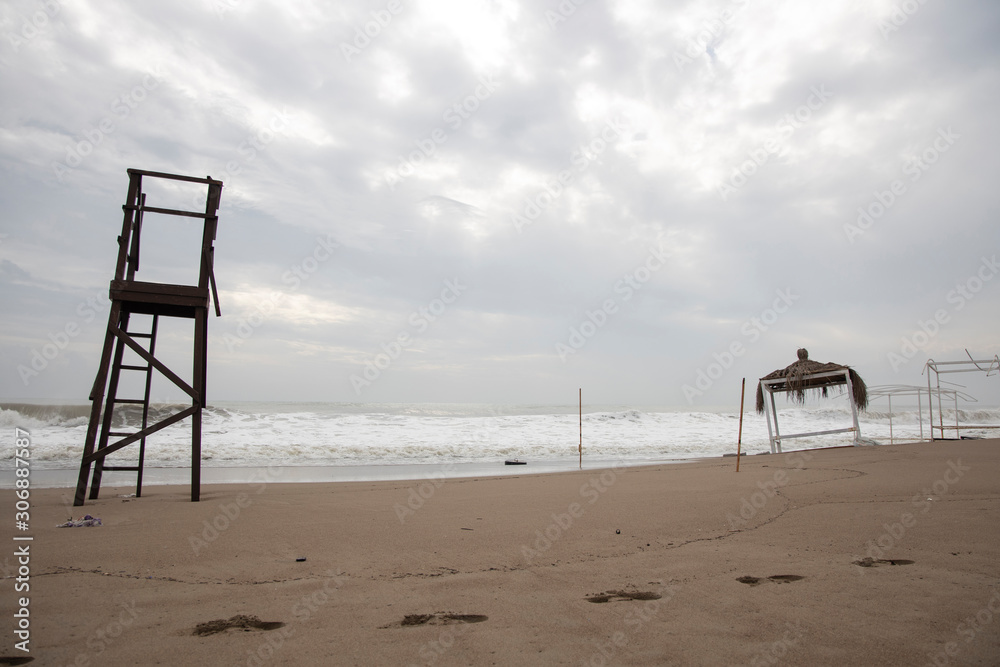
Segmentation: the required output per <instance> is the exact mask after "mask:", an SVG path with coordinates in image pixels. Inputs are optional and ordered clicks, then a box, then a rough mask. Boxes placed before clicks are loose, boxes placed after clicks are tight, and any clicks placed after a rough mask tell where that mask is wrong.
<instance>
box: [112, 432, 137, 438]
mask: <svg viewBox="0 0 1000 667" xmlns="http://www.w3.org/2000/svg"><path fill="white" fill-rule="evenodd" d="M127 435H135V433H120V432H118V431H108V436H109V437H112V438H122V437H125V436H127Z"/></svg>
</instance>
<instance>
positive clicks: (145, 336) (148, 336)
mask: <svg viewBox="0 0 1000 667" xmlns="http://www.w3.org/2000/svg"><path fill="white" fill-rule="evenodd" d="M125 335H127V336H131V337H132V338H152V337H153V334H151V333H132V332H131V331H126V332H125Z"/></svg>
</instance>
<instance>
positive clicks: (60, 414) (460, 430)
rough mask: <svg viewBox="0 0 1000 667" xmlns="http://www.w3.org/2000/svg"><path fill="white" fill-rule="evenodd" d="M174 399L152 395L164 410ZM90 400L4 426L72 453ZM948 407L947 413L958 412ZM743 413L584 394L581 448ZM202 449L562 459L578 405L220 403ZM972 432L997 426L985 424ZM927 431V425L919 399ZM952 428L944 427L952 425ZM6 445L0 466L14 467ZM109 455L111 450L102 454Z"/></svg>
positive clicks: (800, 412) (979, 417) (388, 461)
mask: <svg viewBox="0 0 1000 667" xmlns="http://www.w3.org/2000/svg"><path fill="white" fill-rule="evenodd" d="M841 403H842V405H839V406H838V405H834V406H827V407H798V406H790V407H786V408H784V409H779V414H780V418H781V429H782V432H783V433H785V434H789V433H798V432H812V431H824V430H830V429H835V428H844V427H847V426H850V425H851V413H850V410H849V409H848V408H847V405H846V401H841ZM179 409H181V406H166V405H162V406H153V408H152V411H153V417H156V418H158V417H161V416H163V415H166V414H170V413H172V412H175V411H177V410H179ZM88 415H89V406H47V405H37V406H29V405H7V406H5V407H0V427H3V428H6V429H10V428H13V427H14V426H19V427H21V428H26V429H28V430H29V431H30V432H31V440H32V465H33V467H35V468H39V469H45V468H48V469H54V468H74V467H76V466H78V465H79V461H80V456H81V454H82V451H83V443H84V440H85V437H86V431H87V422H88ZM954 419H955V415H954V411H947V410H946V411H945V415H944V420H945V424H946V425H947V424H949V423H952V424H953V423H954ZM959 419H960V421H962V422H963V423H974V424H1000V410H997V409H990V408H982V409H980V408H976V409H970V410H960V411H959ZM140 420H141V411H140V410H138V409H135V408H134V406H124V409H121V410H119V411H116V415H115V420H114V422H115V425H114V429H115V430H116V431H132V430H136V429H137V428H138V425H139V424H140ZM892 423H893V435H894V437H895V439H896V441H897V442H898V441H900V440H903V441H907V440H911V441H912V440H915V439H917V438H918V437H919V435H920V431H919V422H918V413H917V410H916V409H902V410H900V409H895V410H894V411H893V415H892ZM738 424H739V414H738V413H737V412H726V411H680V410H671V409H655V408H643V409H636V408H630V407H613V406H597V407H594V406H591V407H589V408H588V409H587V412H585V413H584V415H583V453H584V457H585V458H594V459H603V460H621V461H624V462H626V463H627V462H629V461H650V460H675V459H689V458H700V457H714V456H721V455H722V454H725V453H731V452H734V451H735V449H736V440H737V431H738ZM861 432H862V435H863V436H864V437H865V438H869V439H874V440H876V441H879V442H883V443H888V442H889V415H888V411H887V409H882V410H880V409H878V407H875V408H873V409H872V411H870V412H868V413H863V414H862V417H861ZM202 433H203V435H202V452H203V456H204V465H205V466H207V467H235V466H269V465H278V466H311V465H316V466H357V465H407V464H447V463H481V462H490V461H499V460H502V459H505V458H511V457H519V458H523V459H530V460H546V461H568V460H574V459H575V458H576V457H577V447H578V445H579V442H580V426H579V417H578V415H577V412H576V407H575V406H489V405H433V404H431V405H428V404H392V405H378V404H319V403H223V404H218V405H215V406H213V407H210V408H208V409H206V411H205V415H204V427H203V431H202ZM969 434H970V435H980V436H986V437H996V436H997V435H998V432H997V431H995V430H993V431H989V430H983V431H982V432H971V433H969ZM924 435H925V437H926V436H929V431H928V425H927V422H926V410H925V411H924ZM949 435H950V434H949ZM190 437H191V428H190V422H189V421H182V422H181V423H180V424H178V425H175V426H171V427H169V428H166V429H164V430H162V431H160V432H159V433H156V434H155V435H153V436H151V437H150V438H149V440H148V441H147V446H146V465H147V466H150V467H177V466H187V465H189V457H190ZM850 440H851V439H850V434H839V435H829V436H818V437H808V438H800V439H795V440H786V441H785V443H784V445H785V449H798V448H807V447H820V446H832V445H838V444H849V443H850ZM742 442H743V450H744V451H748V452H751V453H754V452H760V451H765V450H769V445H768V437H767V427H766V424H765V421H764V418H763V417H762V416H760V415H757V414H755V413H753V412H747V413H746V414H745V415H744V421H743V441H742ZM136 454H137V447H126V448H124V449H123V450H122V451H121V452H120V453H119V454H116V455H113V456H114V457H116V461H117V462H119V463H123V462H125V461H128V460H131V459H132V458H134V457H135V456H136ZM12 455H13V451H12V449H11V448H6V449H5V450H4V454H3V456H2V457H0V469H10V468H11V467H12V464H13V460H12ZM109 460H110V458H109Z"/></svg>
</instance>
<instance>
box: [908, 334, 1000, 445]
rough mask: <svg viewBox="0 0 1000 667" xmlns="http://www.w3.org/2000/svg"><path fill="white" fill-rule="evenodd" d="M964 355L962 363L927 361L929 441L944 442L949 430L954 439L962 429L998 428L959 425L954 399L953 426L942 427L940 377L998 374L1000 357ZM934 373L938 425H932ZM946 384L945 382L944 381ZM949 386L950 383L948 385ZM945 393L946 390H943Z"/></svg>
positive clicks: (956, 403) (992, 425)
mask: <svg viewBox="0 0 1000 667" xmlns="http://www.w3.org/2000/svg"><path fill="white" fill-rule="evenodd" d="M965 354H967V355H968V356H969V358H968V360H962V361H934V360H933V359H928V360H927V364H926V366H925V368H924V370H926V371H927V405H928V408H929V409H930V423H931V440H945V439H946V438H945V437H944V430H945V429H951V430H954V431H955V438H956V439H957V438H961V437H962V429H975V430H977V431H978V430H980V429H993V428H1000V426H998V425H996V424H984V425H974V424H965V425H961V424H959V423H958V399H957V398H956V399H955V425H954V426H951V425H949V426H945V425H944V409H943V407H942V406H941V392H942V389H941V376H942V375H944V374H947V373H985V374H986V377H989V376H990V375H992V374H994V373H996V374H1000V355H996V354H995V355H993V358H992V359H973V358H972V355H971V354H969V351H968V350H966V351H965ZM932 372H933V373H934V377H935V380H936V385H937V388H936V392H937V397H938V423H937V425H935V424H934V399H933V395H932V393H931V373H932ZM945 382H946V383H948V382H947V380H946V381H945ZM949 384H950V383H949ZM944 391H947V390H944ZM934 429H937V430H938V433H939V437H937V438H935V437H934Z"/></svg>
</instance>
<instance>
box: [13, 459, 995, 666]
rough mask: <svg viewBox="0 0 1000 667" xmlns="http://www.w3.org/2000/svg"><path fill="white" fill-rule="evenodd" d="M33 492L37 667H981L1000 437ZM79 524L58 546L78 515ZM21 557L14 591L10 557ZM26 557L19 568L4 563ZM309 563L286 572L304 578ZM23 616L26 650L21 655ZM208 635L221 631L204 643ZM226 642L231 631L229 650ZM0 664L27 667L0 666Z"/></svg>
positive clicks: (991, 619)
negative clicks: (521, 470)
mask: <svg viewBox="0 0 1000 667" xmlns="http://www.w3.org/2000/svg"><path fill="white" fill-rule="evenodd" d="M735 463H736V461H735V458H724V459H714V460H708V461H701V462H693V463H685V464H678V465H662V466H651V467H642V468H620V469H609V470H604V471H594V470H585V471H582V472H574V473H559V474H551V475H520V476H519V475H517V473H516V471H512V475H511V476H509V477H499V478H474V479H447V480H441V479H438V480H417V481H392V482H356V483H330V484H326V483H314V484H287V483H281V484H279V483H272V482H269V481H268V480H267V479H265V478H262V479H261V480H260V481H259V483H255V484H248V485H233V484H227V485H214V486H203V488H202V493H201V498H202V500H201V502H199V503H191V502H190V499H189V489H188V488H187V487H185V486H158V487H157V486H153V487H147V488H146V489H144V493H143V497H142V498H139V499H134V498H123V497H120V496H122V495H125V494H129V493H131V492H132V491H133V490H134V489H131V488H117V489H116V488H104V489H102V493H101V496H102V497H101V499H100V500H97V501H88V503H87V505H86V506H84V507H71V506H70V504H69V503H70V499H71V495H72V492H71V490H70V489H35V490H33V491H32V494H31V503H32V507H31V524H30V526H31V529H30V531H29V533H28V534H30V536H32V537H33V540H32V541H30V542H26V541H14V540H13V539H12V538H14V537H16V536H19V535H23V534H22V533H17V532H16V531H15V530H14V521H13V519H14V516H13V515H14V513H15V502H16V499H15V496H14V491H3V492H0V498H2V499H3V506H4V507H7V508H9V512H10V517H9V520H8V521H6V522H4V525H5V529H4V530H5V538H6V541H7V544H8V545H13V546H9V547H8V549H7V551H6V555H5V556H4V559H3V565H4V568H5V572H4V573H5V580H4V584H3V589H4V591H3V596H2V601H3V607H2V615H3V618H4V619H6V620H5V621H4V625H5V629H4V632H3V647H2V649H0V656H4V657H11V656H14V657H17V656H27V655H30V656H31V657H33V658H34V664H40V665H136V664H143V665H145V664H163V665H176V664H185V665H208V664H211V665H263V664H270V665H304V664H352V665H354V664H356V665H374V664H379V665H427V664H442V665H492V664H496V665H523V664H573V665H604V664H626V665H628V664H643V665H646V664H648V665H672V664H676V665H686V664H750V665H770V664H784V665H816V664H824V665H832V664H885V665H925V664H932V665H952V664H954V665H996V664H1000V528H998V518H1000V477H998V473H1000V440H978V441H959V442H937V443H923V444H911V445H895V446H878V447H866V448H843V449H831V450H816V451H809V452H800V453H795V452H792V453H786V454H779V455H769V456H748V457H745V458H744V459H743V461H742V463H741V470H740V472H739V473H736V471H735ZM87 513H89V514H91V515H93V516H95V517H100V518H101V520H102V523H103V525H101V526H97V527H89V528H86V527H80V528H57V527H56V526H57V524H60V523H63V522H65V521H66V520H67V519H68V518H69V517H70V516H71V515H72V516H73V517H75V518H79V517H81V516H82V515H83V514H87ZM25 545H28V546H30V548H29V553H30V562H29V564H28V566H27V567H28V568H29V569H30V574H29V575H28V576H27V577H24V576H23V574H24V573H23V571H22V573H21V575H20V579H24V580H25V581H23V582H22V583H27V584H28V587H29V588H28V590H27V592H15V586H17V585H18V581H19V574H18V567H19V565H18V556H16V555H15V552H16V550H17V549H22V548H23V547H24V546H25ZM21 553H23V551H22V552H21ZM302 559H304V560H302ZM21 596H24V597H27V598H30V599H29V601H28V606H27V607H26V608H27V609H28V610H29V613H30V615H29V618H30V624H29V630H30V643H29V644H28V645H27V646H28V648H30V654H25V653H24V652H22V651H20V650H18V649H17V648H15V643H16V642H18V641H20V639H19V638H18V637H17V636H16V635H15V633H14V631H15V630H16V629H17V627H18V625H17V624H18V622H19V619H17V618H15V616H14V615H15V613H20V611H19V610H20V608H21V606H20V604H19V598H20V597H21ZM213 621H226V623H215V624H211V623H210V622H213ZM227 625H232V626H235V627H230V628H228V629H227ZM0 664H20V663H14V662H9V661H8V662H4V660H2V659H0Z"/></svg>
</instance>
